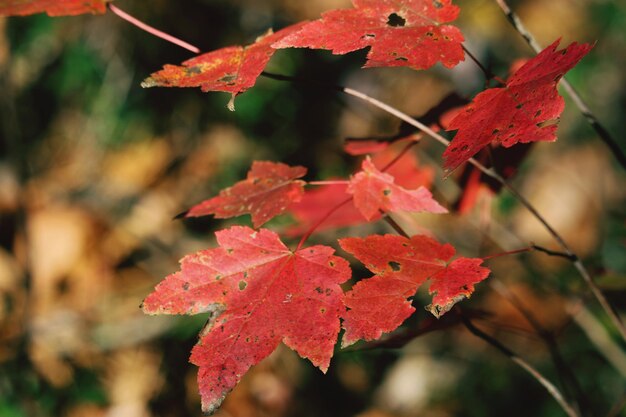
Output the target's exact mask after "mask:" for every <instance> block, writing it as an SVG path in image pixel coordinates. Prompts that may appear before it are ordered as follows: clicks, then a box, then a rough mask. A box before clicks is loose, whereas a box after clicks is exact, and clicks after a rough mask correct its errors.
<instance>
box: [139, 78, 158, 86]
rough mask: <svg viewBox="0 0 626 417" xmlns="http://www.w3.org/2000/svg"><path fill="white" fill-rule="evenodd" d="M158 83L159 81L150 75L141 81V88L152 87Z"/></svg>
mask: <svg viewBox="0 0 626 417" xmlns="http://www.w3.org/2000/svg"><path fill="white" fill-rule="evenodd" d="M158 85H159V83H157V81H156V80H155V79H154V78H152V77H148V78H146V79H145V80H143V81H142V82H141V88H151V87H156V86H158Z"/></svg>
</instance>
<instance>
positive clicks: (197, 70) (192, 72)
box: [185, 67, 202, 75]
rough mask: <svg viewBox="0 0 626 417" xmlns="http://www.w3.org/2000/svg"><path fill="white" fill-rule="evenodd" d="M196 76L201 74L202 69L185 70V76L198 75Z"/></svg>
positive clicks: (188, 68) (191, 68)
mask: <svg viewBox="0 0 626 417" xmlns="http://www.w3.org/2000/svg"><path fill="white" fill-rule="evenodd" d="M198 74H202V68H200V67H187V68H185V75H198Z"/></svg>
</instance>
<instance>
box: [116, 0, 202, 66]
mask: <svg viewBox="0 0 626 417" xmlns="http://www.w3.org/2000/svg"><path fill="white" fill-rule="evenodd" d="M107 7H108V8H109V10H111V11H112V12H113V13H115V14H116V15H117V16H119V17H121V18H122V19H124V20H126V21H127V22H128V23H130V24H132V25H134V26H137V27H138V28H139V29H141V30H144V31H146V32H148V33H149V34H151V35H154V36H156V37H157V38H161V39H163V40H166V41H168V42H171V43H173V44H174V45H178V46H180V47H181V48H185V49H186V50H188V51H191V52H193V53H194V54H199V53H200V48H198V47H196V46H193V45H191V44H189V43H187V42H185V41H183V40H180V39H178V38H177V37H175V36H172V35H170V34H168V33H165V32H162V31H160V30H158V29H156V28H153V27H152V26H150V25H147V24H145V23H144V22H142V21H141V20H139V19H137V18H136V17H133V16H131V15H129V14H128V13H126V12H125V11H123V10H121V9H120V8H119V7H117V6H114V5H113V3H107Z"/></svg>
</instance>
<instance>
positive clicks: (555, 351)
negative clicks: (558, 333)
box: [490, 278, 590, 415]
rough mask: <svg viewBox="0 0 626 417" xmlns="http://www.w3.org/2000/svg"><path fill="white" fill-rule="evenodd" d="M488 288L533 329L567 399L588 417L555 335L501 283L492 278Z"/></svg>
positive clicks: (581, 391) (583, 401) (576, 380)
mask: <svg viewBox="0 0 626 417" xmlns="http://www.w3.org/2000/svg"><path fill="white" fill-rule="evenodd" d="M490 286H491V288H493V289H494V290H495V291H496V292H497V293H498V294H500V296H502V297H503V298H504V299H506V300H507V301H508V302H509V303H510V304H511V305H512V306H513V307H515V308H516V309H517V310H518V311H519V312H520V313H521V314H522V316H524V318H525V319H526V321H527V322H528V323H529V324H530V325H531V326H532V327H533V329H534V330H535V332H536V333H537V335H538V336H539V337H540V338H541V340H542V341H543V343H544V345H545V346H546V348H547V349H548V352H550V356H551V357H552V362H553V363H554V366H555V368H556V370H557V375H558V376H559V379H560V380H561V385H563V387H564V388H565V391H566V393H567V394H568V397H570V398H571V399H572V400H573V401H574V402H575V404H576V405H577V408H578V410H579V411H581V413H583V414H584V415H589V414H590V413H589V401H588V399H587V397H586V395H585V393H584V392H583V389H582V387H581V386H580V383H579V382H578V379H577V378H576V375H574V372H573V371H572V369H571V368H570V367H569V366H568V364H567V362H565V359H564V358H563V356H562V355H561V351H560V350H559V347H558V343H557V341H556V338H555V335H554V333H553V332H551V331H548V330H547V329H546V328H545V327H543V325H542V324H541V323H540V322H539V320H538V319H537V318H536V317H535V315H534V314H533V313H532V311H530V310H529V309H527V308H526V306H525V305H524V303H523V302H522V300H520V299H519V298H518V297H517V296H516V295H515V294H514V293H513V292H512V291H510V290H509V289H508V288H507V287H506V286H505V285H504V284H503V283H502V282H501V281H499V280H498V279H496V278H493V279H492V280H491V281H490Z"/></svg>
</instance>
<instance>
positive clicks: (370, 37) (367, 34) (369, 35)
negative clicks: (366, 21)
mask: <svg viewBox="0 0 626 417" xmlns="http://www.w3.org/2000/svg"><path fill="white" fill-rule="evenodd" d="M375 37H376V35H374V34H373V33H366V34H365V35H363V36H361V38H362V39H374V38H375Z"/></svg>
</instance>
